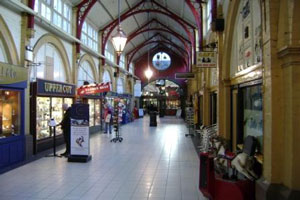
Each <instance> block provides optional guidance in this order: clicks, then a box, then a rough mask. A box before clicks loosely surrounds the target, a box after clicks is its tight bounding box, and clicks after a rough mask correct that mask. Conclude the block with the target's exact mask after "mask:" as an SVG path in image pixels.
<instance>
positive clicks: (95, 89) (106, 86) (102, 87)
mask: <svg viewBox="0 0 300 200" xmlns="http://www.w3.org/2000/svg"><path fill="white" fill-rule="evenodd" d="M110 90H111V86H110V83H109V82H106V83H100V84H92V85H84V86H81V87H80V88H78V89H77V94H78V95H79V96H85V95H91V94H97V93H102V92H109V91H110Z"/></svg>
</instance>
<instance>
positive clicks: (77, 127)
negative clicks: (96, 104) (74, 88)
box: [70, 104, 90, 156]
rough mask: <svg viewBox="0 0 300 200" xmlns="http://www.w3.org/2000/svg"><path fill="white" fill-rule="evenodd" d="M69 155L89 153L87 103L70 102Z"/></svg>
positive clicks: (85, 154)
mask: <svg viewBox="0 0 300 200" xmlns="http://www.w3.org/2000/svg"><path fill="white" fill-rule="evenodd" d="M70 146H71V155H81V156H88V155H89V153H90V133H89V105H88V104H72V107H71V137H70Z"/></svg>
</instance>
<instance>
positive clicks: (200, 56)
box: [196, 51, 217, 68]
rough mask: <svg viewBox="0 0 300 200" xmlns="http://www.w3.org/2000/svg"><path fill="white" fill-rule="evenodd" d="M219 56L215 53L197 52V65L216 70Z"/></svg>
mask: <svg viewBox="0 0 300 200" xmlns="http://www.w3.org/2000/svg"><path fill="white" fill-rule="evenodd" d="M216 63H217V54H216V52H214V51H201V52H197V65H196V67H201V68H215V67H217V65H216Z"/></svg>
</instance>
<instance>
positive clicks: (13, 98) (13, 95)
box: [0, 89, 20, 139]
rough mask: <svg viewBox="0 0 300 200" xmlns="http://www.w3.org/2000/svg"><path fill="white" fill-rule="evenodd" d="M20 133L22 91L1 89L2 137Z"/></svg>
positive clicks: (0, 131) (0, 126)
mask: <svg viewBox="0 0 300 200" xmlns="http://www.w3.org/2000/svg"><path fill="white" fill-rule="evenodd" d="M19 134H20V92H19V91H13V90H4V89H0V139H1V138H7V137H10V136H16V135H19Z"/></svg>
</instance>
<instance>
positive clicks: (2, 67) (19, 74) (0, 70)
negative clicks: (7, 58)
mask: <svg viewBox="0 0 300 200" xmlns="http://www.w3.org/2000/svg"><path fill="white" fill-rule="evenodd" d="M27 76H28V72H27V68H25V67H19V66H15V65H10V64H6V63H2V62H0V84H13V83H20V82H24V81H27Z"/></svg>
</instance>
